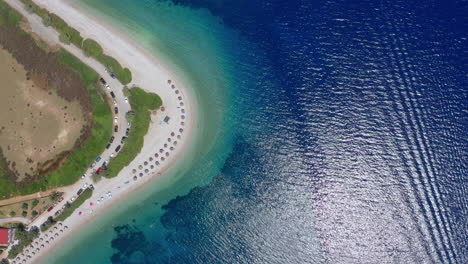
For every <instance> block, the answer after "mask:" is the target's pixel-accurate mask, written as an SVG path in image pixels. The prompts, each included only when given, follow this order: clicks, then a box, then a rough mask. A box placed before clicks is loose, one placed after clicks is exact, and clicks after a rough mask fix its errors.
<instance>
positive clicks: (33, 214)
mask: <svg viewBox="0 0 468 264" xmlns="http://www.w3.org/2000/svg"><path fill="white" fill-rule="evenodd" d="M38 214H39V213H38V212H37V211H36V210H34V211H32V213H31V215H32V217H36V216H37V215H38Z"/></svg>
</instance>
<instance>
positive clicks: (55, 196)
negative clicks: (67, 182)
mask: <svg viewBox="0 0 468 264" xmlns="http://www.w3.org/2000/svg"><path fill="white" fill-rule="evenodd" d="M60 197H62V194H61V193H59V192H53V193H52V195H50V200H51V201H52V202H56V201H57V200H58V199H60Z"/></svg>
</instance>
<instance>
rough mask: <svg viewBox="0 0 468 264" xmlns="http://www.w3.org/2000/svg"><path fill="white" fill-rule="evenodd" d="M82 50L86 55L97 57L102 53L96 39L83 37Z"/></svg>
mask: <svg viewBox="0 0 468 264" xmlns="http://www.w3.org/2000/svg"><path fill="white" fill-rule="evenodd" d="M83 52H84V54H85V55H86V56H88V57H94V58H99V57H100V56H101V55H102V48H101V46H100V45H99V43H97V42H96V41H94V40H92V39H85V40H84V41H83Z"/></svg>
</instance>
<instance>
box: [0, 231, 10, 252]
mask: <svg viewBox="0 0 468 264" xmlns="http://www.w3.org/2000/svg"><path fill="white" fill-rule="evenodd" d="M9 238H10V236H9V229H5V228H0V246H4V247H8V245H9V244H10V240H9Z"/></svg>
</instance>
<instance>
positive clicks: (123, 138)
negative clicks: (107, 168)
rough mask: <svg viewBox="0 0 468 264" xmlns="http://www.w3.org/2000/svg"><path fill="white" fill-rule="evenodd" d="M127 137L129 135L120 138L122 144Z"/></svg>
mask: <svg viewBox="0 0 468 264" xmlns="http://www.w3.org/2000/svg"><path fill="white" fill-rule="evenodd" d="M125 139H127V137H126V136H123V137H122V139H121V140H120V144H123V143H124V141H125Z"/></svg>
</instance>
